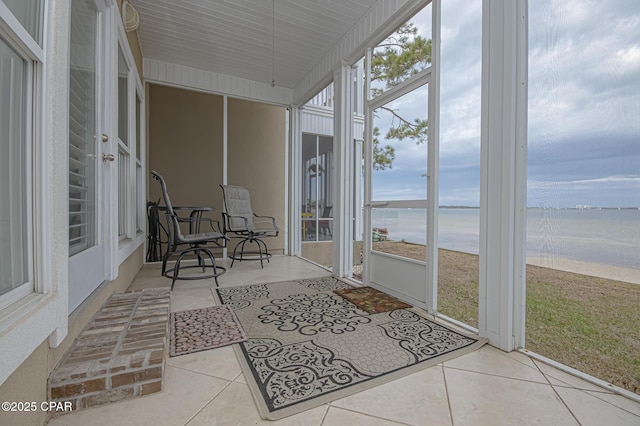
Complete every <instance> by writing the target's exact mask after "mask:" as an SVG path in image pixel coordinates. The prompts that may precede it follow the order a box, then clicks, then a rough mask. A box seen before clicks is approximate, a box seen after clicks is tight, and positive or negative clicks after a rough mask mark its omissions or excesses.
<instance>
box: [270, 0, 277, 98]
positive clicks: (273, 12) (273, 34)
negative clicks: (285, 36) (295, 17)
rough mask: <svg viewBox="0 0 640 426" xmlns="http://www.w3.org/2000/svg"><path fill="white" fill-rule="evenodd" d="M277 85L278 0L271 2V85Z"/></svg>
mask: <svg viewBox="0 0 640 426" xmlns="http://www.w3.org/2000/svg"><path fill="white" fill-rule="evenodd" d="M275 85H276V0H272V2H271V87H275Z"/></svg>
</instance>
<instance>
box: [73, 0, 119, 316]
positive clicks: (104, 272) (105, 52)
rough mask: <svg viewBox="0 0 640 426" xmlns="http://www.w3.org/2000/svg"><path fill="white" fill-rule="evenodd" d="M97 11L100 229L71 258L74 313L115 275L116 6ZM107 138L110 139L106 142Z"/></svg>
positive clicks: (101, 5)
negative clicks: (110, 156)
mask: <svg viewBox="0 0 640 426" xmlns="http://www.w3.org/2000/svg"><path fill="white" fill-rule="evenodd" d="M95 5H96V8H97V10H98V13H99V15H100V17H99V22H98V26H97V29H98V31H97V38H98V46H97V51H96V56H97V61H96V71H97V72H98V73H100V75H99V76H98V77H97V79H96V80H97V86H98V87H97V90H96V99H95V103H96V108H97V110H96V126H95V133H96V135H95V136H96V138H95V144H96V145H95V156H96V158H95V163H96V164H95V167H96V170H95V180H96V181H95V191H96V196H95V197H96V198H95V199H96V217H95V221H96V229H95V233H96V234H95V242H94V245H93V246H92V247H90V248H88V249H86V250H84V251H82V252H80V253H78V254H76V255H74V256H71V257H70V258H69V308H68V311H69V313H71V312H72V311H73V310H74V309H75V308H77V307H78V306H79V305H80V304H81V303H82V302H83V301H84V300H85V299H86V298H87V297H88V296H89V295H90V294H91V293H92V292H93V291H94V290H95V289H96V288H98V286H99V285H100V284H101V283H102V282H104V281H105V280H107V279H108V278H109V277H110V275H111V272H112V271H111V270H112V267H113V266H112V261H113V247H112V246H113V240H112V238H111V237H110V236H111V225H110V220H109V218H110V217H111V216H112V215H111V214H110V211H111V203H110V199H111V198H110V197H111V191H110V186H111V185H110V181H111V175H112V173H113V172H112V169H113V167H111V164H108V163H103V161H102V154H103V153H110V152H111V146H112V143H111V141H110V140H109V139H110V133H111V129H112V124H111V122H112V119H111V110H110V105H111V99H110V93H111V91H110V87H111V78H112V77H113V76H112V72H111V69H112V67H111V66H110V65H111V63H112V61H111V56H110V55H111V52H112V50H113V40H114V32H113V17H112V13H113V11H112V10H111V8H112V7H115V6H114V5H113V4H111V5H108V4H105V2H103V1H100V0H96V1H95ZM103 135H104V136H106V138H107V140H106V141H104V139H103Z"/></svg>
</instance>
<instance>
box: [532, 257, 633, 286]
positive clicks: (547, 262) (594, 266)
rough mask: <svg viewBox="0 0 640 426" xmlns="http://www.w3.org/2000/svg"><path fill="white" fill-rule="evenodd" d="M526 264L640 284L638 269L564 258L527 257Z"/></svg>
mask: <svg viewBox="0 0 640 426" xmlns="http://www.w3.org/2000/svg"><path fill="white" fill-rule="evenodd" d="M527 265H534V266H541V267H543V268H550V269H556V270H558V271H565V272H573V273H575V274H582V275H589V276H592V277H599V278H606V279H609V280H616V281H624V282H627V283H632V284H640V270H639V269H632V268H623V267H621V266H614V265H605V264H603V263H591V262H582V261H579V260H573V259H564V258H557V257H556V258H543V257H533V258H532V257H528V258H527Z"/></svg>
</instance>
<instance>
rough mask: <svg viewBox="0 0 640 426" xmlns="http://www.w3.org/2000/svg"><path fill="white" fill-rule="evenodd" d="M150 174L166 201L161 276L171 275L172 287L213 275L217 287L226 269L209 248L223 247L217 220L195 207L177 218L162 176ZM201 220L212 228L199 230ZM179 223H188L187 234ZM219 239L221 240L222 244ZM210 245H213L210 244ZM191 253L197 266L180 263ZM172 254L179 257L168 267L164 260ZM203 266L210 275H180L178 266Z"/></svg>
mask: <svg viewBox="0 0 640 426" xmlns="http://www.w3.org/2000/svg"><path fill="white" fill-rule="evenodd" d="M151 175H152V176H153V178H154V179H155V180H157V181H158V182H160V187H161V188H162V198H163V199H164V204H165V209H166V212H165V216H166V218H167V231H168V245H167V251H166V252H165V253H164V255H163V256H162V275H163V276H165V277H167V278H171V279H172V281H171V289H172V290H173V286H174V284H175V282H176V280H200V279H206V278H213V279H214V280H215V282H216V286H218V277H219V276H220V275H222V274H223V273H224V272H225V271H226V269H225V268H223V267H222V266H217V265H216V259H215V257H214V256H213V253H212V252H211V248H216V247H224V242H225V241H226V237H225V236H224V234H223V233H222V232H220V230H219V225H218V230H216V229H215V224H216V223H217V222H216V221H213V220H211V219H209V218H203V217H202V211H198V208H197V207H194V208H193V209H192V211H193V212H195V214H191V215H190V216H189V217H179V216H178V215H177V214H176V213H175V210H174V208H173V205H172V204H171V199H170V198H169V193H168V192H167V184H166V183H165V181H164V179H163V178H162V176H161V175H160V174H159V173H157V172H156V171H152V172H151ZM202 222H208V223H209V224H210V226H211V229H212V230H211V231H209V232H200V226H201V224H202ZM181 223H188V225H189V233H188V234H185V233H183V232H182V229H181V228H180V224H181ZM221 242H222V243H221ZM212 245H213V246H212ZM188 254H193V255H195V256H196V257H197V260H198V262H197V264H196V265H186V266H181V261H182V259H183V258H184V257H185V256H186V255H188ZM173 255H177V256H178V259H177V260H176V263H175V265H174V267H173V268H171V269H167V261H168V260H169V258H170V257H171V256H173ZM207 259H208V260H210V261H211V264H210V265H208V264H207ZM191 268H202V272H203V274H204V273H205V272H206V270H207V268H210V269H211V273H210V274H205V275H203V274H199V275H189V276H184V275H183V276H180V275H179V274H180V270H181V269H191Z"/></svg>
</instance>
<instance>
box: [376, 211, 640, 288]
mask: <svg viewBox="0 0 640 426" xmlns="http://www.w3.org/2000/svg"><path fill="white" fill-rule="evenodd" d="M372 226H373V227H376V228H386V229H387V230H388V238H389V239H390V240H395V241H402V240H404V241H406V242H411V243H417V244H425V243H426V210H424V209H375V210H374V211H373V217H372ZM479 235H480V209H478V208H440V218H439V246H440V248H445V249H449V250H456V251H461V252H465V253H472V254H478V248H479ZM544 259H556V260H558V261H562V260H568V261H576V262H585V263H593V264H600V265H609V266H612V267H621V268H630V269H636V270H637V271H638V277H639V278H640V210H639V209H638V208H633V209H631V208H629V209H604V208H603V209H597V208H590V209H536V208H531V209H528V210H527V262H528V263H536V264H540V263H543V262H542V260H544ZM543 266H544V265H543ZM547 266H551V267H553V265H547ZM558 269H562V268H560V267H558Z"/></svg>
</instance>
